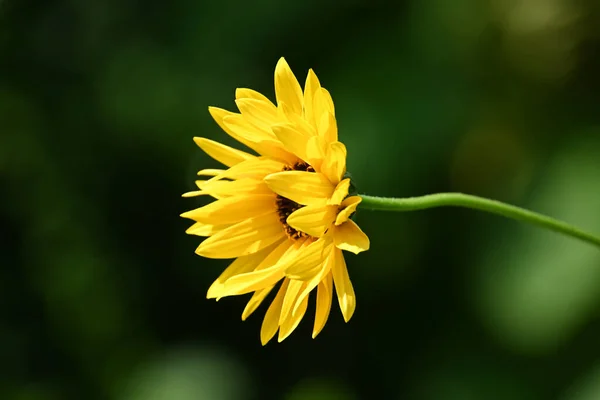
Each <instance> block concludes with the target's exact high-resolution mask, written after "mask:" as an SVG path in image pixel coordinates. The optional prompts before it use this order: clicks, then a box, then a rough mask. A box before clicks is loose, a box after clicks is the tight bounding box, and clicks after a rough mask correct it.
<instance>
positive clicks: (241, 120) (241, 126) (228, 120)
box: [223, 99, 276, 146]
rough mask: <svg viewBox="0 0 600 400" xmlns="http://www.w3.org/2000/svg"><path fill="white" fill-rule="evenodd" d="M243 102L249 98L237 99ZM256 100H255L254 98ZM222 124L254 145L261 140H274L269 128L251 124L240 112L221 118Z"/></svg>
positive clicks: (266, 141)
mask: <svg viewBox="0 0 600 400" xmlns="http://www.w3.org/2000/svg"><path fill="white" fill-rule="evenodd" d="M238 101H240V102H242V104H244V101H250V100H248V99H247V100H238ZM255 101H257V100H255ZM223 124H224V125H225V126H226V127H227V128H228V129H229V130H231V131H232V132H234V133H235V134H236V135H238V136H240V137H242V138H244V139H245V140H247V141H248V142H251V143H252V144H253V146H254V145H258V144H261V143H262V142H265V143H269V142H275V144H276V140H275V135H273V133H271V131H270V130H266V129H261V128H259V127H257V126H255V125H253V124H251V123H250V121H249V120H248V119H247V118H246V117H245V116H244V115H241V114H234V115H230V116H228V117H225V118H224V119H223Z"/></svg>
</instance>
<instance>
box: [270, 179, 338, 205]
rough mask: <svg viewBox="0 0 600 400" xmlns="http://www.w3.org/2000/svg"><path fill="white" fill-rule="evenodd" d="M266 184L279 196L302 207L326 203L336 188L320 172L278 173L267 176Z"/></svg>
mask: <svg viewBox="0 0 600 400" xmlns="http://www.w3.org/2000/svg"><path fill="white" fill-rule="evenodd" d="M265 182H266V184H267V185H268V186H269V188H271V190H272V191H274V192H275V193H277V194H278V195H280V196H283V197H285V198H288V199H290V200H292V201H295V202H296V203H298V204H302V205H308V204H323V203H325V202H326V201H327V199H329V197H331V195H332V194H333V190H334V188H335V187H334V186H333V185H332V184H331V182H329V180H328V179H327V177H326V176H325V175H323V174H320V173H318V172H304V171H283V172H277V173H273V174H270V175H268V176H266V177H265Z"/></svg>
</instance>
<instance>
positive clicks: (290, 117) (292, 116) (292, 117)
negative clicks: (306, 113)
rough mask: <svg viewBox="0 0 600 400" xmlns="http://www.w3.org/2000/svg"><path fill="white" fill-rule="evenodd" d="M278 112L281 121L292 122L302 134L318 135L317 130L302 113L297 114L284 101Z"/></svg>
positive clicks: (280, 104)
mask: <svg viewBox="0 0 600 400" xmlns="http://www.w3.org/2000/svg"><path fill="white" fill-rule="evenodd" d="M277 111H278V112H277V113H278V116H279V120H280V121H281V123H290V124H292V125H294V126H295V128H296V129H298V130H299V131H300V132H301V133H302V134H304V135H307V136H316V135H317V130H316V129H315V128H314V127H313V126H312V125H311V124H309V123H308V122H307V121H306V120H305V119H304V118H303V117H302V116H301V115H298V114H296V113H295V112H294V111H293V110H292V109H291V108H290V107H289V106H288V105H287V104H285V103H284V102H280V103H279V107H277Z"/></svg>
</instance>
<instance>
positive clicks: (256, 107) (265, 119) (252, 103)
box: [235, 99, 280, 131]
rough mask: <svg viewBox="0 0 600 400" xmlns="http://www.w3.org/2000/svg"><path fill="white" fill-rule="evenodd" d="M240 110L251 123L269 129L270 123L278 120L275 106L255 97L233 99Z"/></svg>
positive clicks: (272, 123)
mask: <svg viewBox="0 0 600 400" xmlns="http://www.w3.org/2000/svg"><path fill="white" fill-rule="evenodd" d="M235 103H236V104H237V106H238V108H239V109H240V112H241V113H242V115H243V116H244V118H245V119H246V121H248V122H250V123H251V124H252V125H254V126H256V127H258V128H260V129H263V130H265V131H270V129H271V125H274V124H276V123H278V122H280V121H279V120H278V114H277V107H275V106H274V105H273V103H271V102H270V101H269V102H266V101H262V100H257V99H237V100H236V101H235Z"/></svg>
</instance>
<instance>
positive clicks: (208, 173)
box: [196, 168, 226, 176]
mask: <svg viewBox="0 0 600 400" xmlns="http://www.w3.org/2000/svg"><path fill="white" fill-rule="evenodd" d="M225 171H226V170H224V169H215V168H206V169H201V170H200V171H198V173H197V174H196V175H198V176H217V175H219V174H222V173H223V172H225Z"/></svg>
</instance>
